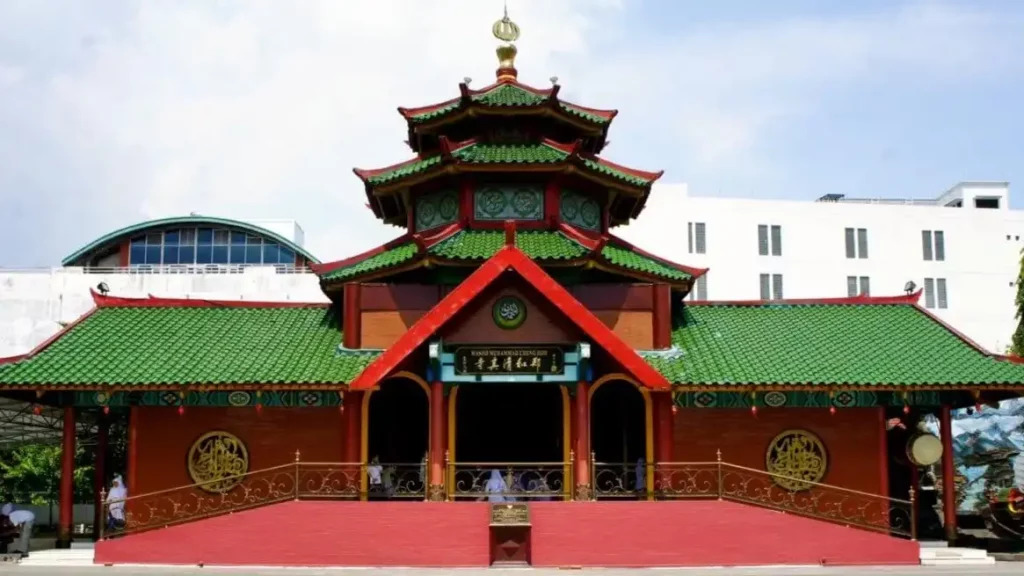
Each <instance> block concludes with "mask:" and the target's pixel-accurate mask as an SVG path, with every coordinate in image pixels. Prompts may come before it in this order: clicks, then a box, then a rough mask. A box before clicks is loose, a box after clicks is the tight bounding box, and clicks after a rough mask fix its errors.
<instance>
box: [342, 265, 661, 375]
mask: <svg viewBox="0 0 1024 576" xmlns="http://www.w3.org/2000/svg"><path fill="white" fill-rule="evenodd" d="M505 270H515V271H516V272H517V273H518V274H519V275H520V276H522V277H523V279H525V280H526V281H527V282H529V283H530V284H531V285H532V286H533V287H534V288H536V289H537V291H539V292H540V293H541V294H542V295H543V296H544V297H545V298H547V299H548V300H549V301H550V302H551V303H552V304H553V305H555V306H556V307H557V308H559V309H561V310H562V311H563V312H564V313H565V316H566V317H567V318H569V320H570V321H571V322H573V323H574V324H575V325H576V326H577V327H579V329H580V330H582V331H583V333H584V334H586V335H587V336H588V337H590V338H591V339H592V340H593V342H594V344H596V345H598V346H600V347H601V348H603V349H604V350H605V351H606V352H608V353H609V354H611V356H612V357H613V358H615V360H616V361H618V362H619V364H621V365H622V367H623V369H624V370H625V371H626V372H628V373H629V374H630V375H631V376H633V378H635V379H636V381H637V382H639V383H640V384H641V385H643V386H645V387H647V388H652V389H659V390H660V389H665V390H667V389H669V388H670V386H671V385H670V384H669V381H668V380H666V379H665V377H664V376H662V375H661V373H660V372H658V371H657V370H655V369H654V368H653V367H651V365H650V364H648V363H647V362H646V361H645V360H644V359H643V358H641V357H640V355H639V354H637V352H636V350H634V349H633V348H631V347H630V346H629V345H628V344H626V343H625V342H623V340H622V339H621V338H619V337H618V336H616V335H615V333H614V332H612V330H611V328H609V327H607V326H605V324H604V323H603V322H601V320H600V319H598V318H597V316H595V315H594V314H593V312H591V311H590V310H588V309H587V308H586V306H584V305H583V304H581V303H580V302H579V301H578V300H576V298H575V297H574V296H573V295H572V294H570V293H569V291H568V290H566V289H565V288H563V287H562V286H561V285H560V284H559V283H558V282H556V281H555V279H554V278H552V277H551V276H549V275H548V273H547V272H545V271H544V269H543V268H541V267H540V266H538V265H537V264H536V263H534V262H533V261H532V260H530V258H529V257H528V256H526V255H525V254H523V252H522V251H520V250H519V249H518V248H516V247H515V246H514V245H506V246H505V247H504V248H502V249H500V250H498V252H497V253H495V255H494V256H493V257H491V259H490V260H488V261H487V262H484V264H483V265H481V266H480V267H479V268H478V269H477V270H476V271H474V272H473V273H472V274H470V276H469V277H468V278H466V280H465V281H463V282H462V283H461V284H459V285H458V286H457V287H456V288H455V289H454V290H452V291H451V292H450V293H449V294H448V295H447V296H445V297H444V299H443V300H441V302H440V303H438V304H437V306H435V307H434V308H433V309H431V310H430V311H429V312H427V313H426V314H425V315H424V316H423V317H422V318H420V319H419V320H418V321H417V322H416V323H415V324H414V325H413V326H412V328H410V329H409V330H408V331H407V332H406V333H405V334H403V335H402V337H401V338H399V339H398V341H397V342H395V344H394V345H392V346H391V347H390V348H388V349H387V350H385V351H384V353H382V354H381V355H380V356H379V357H377V359H376V360H374V362H373V363H372V364H370V365H369V366H367V367H366V370H364V371H363V372H362V373H361V374H360V375H359V376H358V377H356V379H355V380H353V381H352V382H350V383H349V389H350V390H368V389H370V388H373V387H374V386H376V385H377V383H378V382H380V381H381V380H383V379H385V378H386V377H387V376H388V375H389V374H390V373H391V372H392V371H394V370H395V369H396V368H397V367H398V366H399V364H401V363H402V361H404V360H405V359H406V358H407V357H408V356H409V355H410V354H412V352H413V351H414V350H416V349H417V348H419V347H420V346H422V345H423V343H424V342H426V341H427V339H428V338H430V337H431V336H433V335H434V334H436V333H437V331H438V330H439V329H440V328H441V327H442V326H444V325H445V324H446V323H447V322H448V321H450V320H451V319H452V318H453V317H454V316H455V314H456V313H458V312H459V311H460V310H462V309H463V308H464V307H465V306H466V305H467V304H469V303H470V302H472V301H473V300H474V299H475V298H477V297H478V296H480V295H481V294H482V292H483V291H484V289H485V288H487V287H488V286H489V285H491V284H492V283H493V282H494V281H495V280H497V279H498V278H499V277H501V274H502V273H503V272H504V271H505Z"/></svg>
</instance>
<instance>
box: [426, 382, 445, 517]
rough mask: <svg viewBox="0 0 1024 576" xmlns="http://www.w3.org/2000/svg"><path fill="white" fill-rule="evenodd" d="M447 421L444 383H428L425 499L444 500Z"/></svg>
mask: <svg viewBox="0 0 1024 576" xmlns="http://www.w3.org/2000/svg"><path fill="white" fill-rule="evenodd" d="M447 427H448V426H447V422H446V421H445V419H444V385H443V384H441V382H440V381H435V382H431V383H430V484H429V486H427V500H431V501H434V502H439V501H441V500H444V449H445V444H446V441H445V431H446V429H447Z"/></svg>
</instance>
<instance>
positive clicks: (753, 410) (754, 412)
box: [750, 406, 757, 416]
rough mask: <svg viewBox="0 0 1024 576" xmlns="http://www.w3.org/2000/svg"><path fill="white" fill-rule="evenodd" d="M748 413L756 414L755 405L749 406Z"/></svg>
mask: <svg viewBox="0 0 1024 576" xmlns="http://www.w3.org/2000/svg"><path fill="white" fill-rule="evenodd" d="M750 413H751V414H753V415H754V416H757V406H751V407H750Z"/></svg>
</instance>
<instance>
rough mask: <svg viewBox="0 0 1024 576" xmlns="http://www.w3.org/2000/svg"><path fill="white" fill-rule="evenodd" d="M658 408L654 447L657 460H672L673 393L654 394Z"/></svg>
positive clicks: (656, 407) (656, 408) (655, 405)
mask: <svg viewBox="0 0 1024 576" xmlns="http://www.w3.org/2000/svg"><path fill="white" fill-rule="evenodd" d="M653 399H654V402H655V404H654V407H655V410H656V414H655V424H656V427H655V429H654V434H655V439H654V449H655V453H654V454H655V461H656V462H672V458H673V455H672V393H671V392H665V393H657V394H654V395H653Z"/></svg>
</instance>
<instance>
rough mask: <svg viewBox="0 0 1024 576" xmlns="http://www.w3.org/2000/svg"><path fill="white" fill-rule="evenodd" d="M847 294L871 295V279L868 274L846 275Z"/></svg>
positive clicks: (852, 295) (851, 295)
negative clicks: (858, 275)
mask: <svg viewBox="0 0 1024 576" xmlns="http://www.w3.org/2000/svg"><path fill="white" fill-rule="evenodd" d="M846 295H847V296H850V297H854V296H871V279H870V278H868V277H867V276H861V277H860V278H858V277H856V276H847V277H846Z"/></svg>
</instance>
